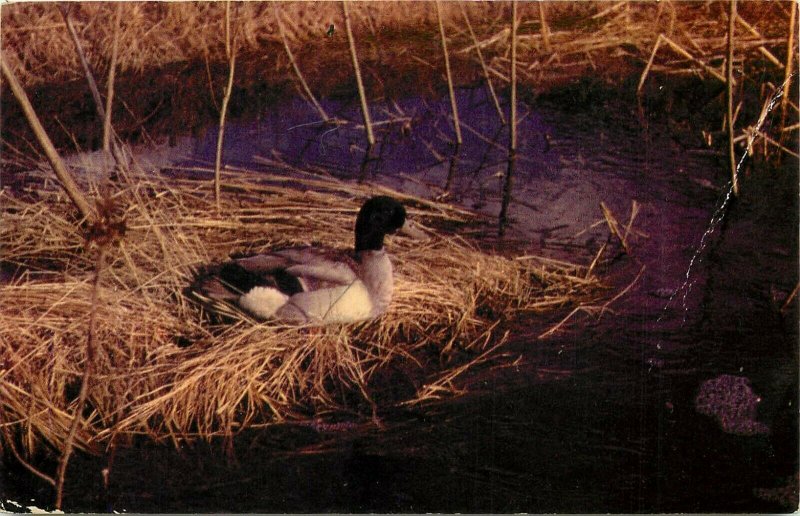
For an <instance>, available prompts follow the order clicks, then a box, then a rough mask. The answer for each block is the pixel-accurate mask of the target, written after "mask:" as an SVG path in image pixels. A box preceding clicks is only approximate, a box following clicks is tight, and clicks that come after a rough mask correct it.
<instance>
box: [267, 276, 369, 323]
mask: <svg viewBox="0 0 800 516" xmlns="http://www.w3.org/2000/svg"><path fill="white" fill-rule="evenodd" d="M372 310H373V304H372V299H371V296H370V293H369V291H368V290H367V287H366V285H364V283H363V282H362V281H361V280H356V281H353V282H352V283H350V284H349V285H343V286H340V287H334V288H326V289H321V290H316V291H313V292H300V293H298V294H295V295H293V296H292V297H291V298H290V299H289V301H288V302H287V303H286V304H285V305H283V306H282V307H280V308H279V309H278V311H277V312H276V313H275V316H276V317H277V318H278V319H283V320H287V321H297V322H311V323H323V324H335V323H347V322H354V321H361V320H364V319H369V318H370V317H371V316H372Z"/></svg>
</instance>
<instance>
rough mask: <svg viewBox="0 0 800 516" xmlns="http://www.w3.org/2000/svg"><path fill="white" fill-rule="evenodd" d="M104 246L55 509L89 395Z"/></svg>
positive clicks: (94, 282) (97, 266)
mask: <svg viewBox="0 0 800 516" xmlns="http://www.w3.org/2000/svg"><path fill="white" fill-rule="evenodd" d="M105 255H106V247H105V246H104V245H101V246H100V248H99V249H98V251H97V261H96V263H95V270H94V278H93V279H92V300H91V305H90V310H91V313H90V315H89V336H88V338H87V339H86V358H85V359H84V363H83V364H84V365H83V378H82V379H81V388H80V391H79V392H78V399H77V401H76V403H75V412H74V413H73V415H72V423H71V424H70V427H69V433H68V434H67V439H66V441H64V449H63V450H61V458H60V459H59V461H58V470H57V471H56V499H55V502H54V505H55V507H56V509H57V510H61V502H62V499H63V496H64V481H65V480H66V474H67V465H68V464H69V458H70V456H71V455H72V449H73V443H74V442H75V435H76V434H77V433H78V426H79V424H80V422H81V421H82V420H83V408H84V405H85V404H86V399H87V398H88V396H89V382H90V381H91V379H92V374H93V373H94V357H95V352H96V350H97V312H98V311H99V306H98V305H99V302H100V277H101V275H102V273H103V268H104V267H105Z"/></svg>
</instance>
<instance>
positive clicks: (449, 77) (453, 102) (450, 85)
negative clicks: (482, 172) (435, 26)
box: [434, 0, 463, 149]
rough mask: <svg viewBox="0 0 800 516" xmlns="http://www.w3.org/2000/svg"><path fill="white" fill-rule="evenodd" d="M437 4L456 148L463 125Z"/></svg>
mask: <svg viewBox="0 0 800 516" xmlns="http://www.w3.org/2000/svg"><path fill="white" fill-rule="evenodd" d="M434 4H435V5H436V19H437V21H438V22H439V36H441V38H442V53H443V54H444V70H445V73H446V74H447V91H448V93H449V94H450V109H451V110H452V112H453V129H455V131H456V148H457V149H458V148H459V147H461V144H462V142H463V140H462V138H461V126H460V124H459V121H458V103H457V102H456V93H455V89H454V88H453V74H452V73H451V71H450V56H449V55H448V53H447V36H446V35H445V33H444V23H443V22H442V10H441V6H440V5H439V0H436V2H435V3H434Z"/></svg>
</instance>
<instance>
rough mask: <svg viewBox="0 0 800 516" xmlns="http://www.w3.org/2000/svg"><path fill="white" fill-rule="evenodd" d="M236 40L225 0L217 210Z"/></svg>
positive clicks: (215, 186)
mask: <svg viewBox="0 0 800 516" xmlns="http://www.w3.org/2000/svg"><path fill="white" fill-rule="evenodd" d="M235 45H236V41H235V37H234V36H233V35H232V34H231V1H230V0H227V1H226V2H225V56H226V57H227V58H228V83H227V84H226V85H225V91H224V92H223V94H222V106H220V110H219V129H218V131H217V152H216V157H215V159H214V201H215V203H216V206H217V211H218V212H219V210H220V208H221V205H220V171H221V169H222V147H223V144H224V142H225V118H226V116H227V114H228V103H229V102H230V100H231V92H232V91H233V76H234V74H235V73H236V48H235Z"/></svg>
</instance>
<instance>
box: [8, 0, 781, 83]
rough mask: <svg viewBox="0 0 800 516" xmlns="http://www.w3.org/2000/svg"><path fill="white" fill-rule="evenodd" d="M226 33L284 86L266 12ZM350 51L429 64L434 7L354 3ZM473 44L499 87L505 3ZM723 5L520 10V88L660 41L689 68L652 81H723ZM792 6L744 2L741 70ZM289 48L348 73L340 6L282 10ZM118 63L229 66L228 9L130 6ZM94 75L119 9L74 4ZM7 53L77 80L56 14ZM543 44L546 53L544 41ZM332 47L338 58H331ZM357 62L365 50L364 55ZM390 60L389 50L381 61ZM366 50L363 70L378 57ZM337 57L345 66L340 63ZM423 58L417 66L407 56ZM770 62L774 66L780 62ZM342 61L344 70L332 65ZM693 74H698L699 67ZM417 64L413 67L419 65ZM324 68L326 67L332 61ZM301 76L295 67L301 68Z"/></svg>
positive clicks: (451, 22) (473, 11)
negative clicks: (333, 32)
mask: <svg viewBox="0 0 800 516" xmlns="http://www.w3.org/2000/svg"><path fill="white" fill-rule="evenodd" d="M234 5H235V8H234V9H233V14H232V26H233V27H234V30H235V32H236V34H237V40H238V42H239V45H240V50H241V52H242V54H243V55H250V56H259V59H266V62H267V63H269V64H268V65H266V66H265V69H269V70H270V74H272V73H274V72H273V71H272V70H274V68H273V63H274V64H275V65H276V68H278V69H279V72H280V73H279V74H278V75H280V76H281V77H288V76H290V75H291V73H292V72H291V71H290V68H289V66H288V62H287V60H286V59H283V58H282V54H283V52H282V50H281V46H280V39H281V38H280V36H279V31H278V28H277V24H276V22H275V15H274V12H273V8H272V6H271V4H270V3H269V2H240V3H236V4H234ZM349 5H350V11H351V17H352V19H353V24H354V31H355V33H356V39H357V41H358V42H359V43H360V44H361V45H364V41H365V40H366V39H368V38H370V37H371V38H373V39H374V38H378V37H379V38H380V39H379V41H380V42H381V43H380V44H390V45H394V46H400V47H403V46H407V47H409V48H414V45H419V44H420V42H421V41H422V40H424V42H425V45H426V46H425V48H426V49H427V50H426V51H425V52H424V53H422V54H420V53H419V52H418V51H416V50H415V51H414V52H408V53H407V55H405V56H404V57H402V58H401V57H400V56H401V54H403V52H393V55H394V58H395V59H397V58H401V59H405V60H408V61H410V62H416V61H413V59H417V60H423V61H425V60H429V59H431V58H434V59H436V57H435V56H436V55H438V49H437V42H436V41H435V38H433V34H434V33H435V31H436V11H435V8H434V3H433V2H416V3H415V4H414V8H413V9H409V8H408V4H407V3H405V2H397V1H387V2H350V4H349ZM464 5H465V8H466V11H467V13H468V16H469V17H470V20H471V21H472V25H473V26H474V29H475V32H476V33H477V39H478V40H479V42H480V43H479V44H480V46H481V48H482V50H483V52H484V54H485V57H486V61H487V64H488V67H489V70H490V71H491V73H492V76H493V78H494V79H501V80H505V81H507V80H508V77H507V73H506V72H505V70H507V69H508V55H507V54H508V48H509V43H508V39H509V38H508V34H509V29H508V20H509V16H510V14H509V13H510V3H509V2H466V3H464ZM726 5H727V2H676V1H670V0H665V1H662V2H627V1H623V2H589V1H578V2H546V3H545V6H546V10H545V12H546V27H544V26H543V25H542V23H541V17H540V12H539V5H538V2H521V3H520V5H519V11H520V12H519V16H520V21H521V24H520V31H519V34H520V36H519V45H520V57H519V62H520V74H521V76H520V80H521V81H528V82H530V83H531V84H534V85H537V86H541V85H542V84H543V83H550V82H552V81H554V80H557V79H558V77H561V76H563V77H575V76H577V75H580V74H582V73H586V72H587V71H591V72H594V73H596V74H599V75H603V72H606V73H607V74H608V73H610V74H614V73H615V70H617V69H618V67H619V65H620V64H621V63H625V62H635V63H638V65H639V66H643V65H644V64H645V63H646V62H647V61H648V58H649V56H650V54H651V51H652V49H653V47H654V45H655V43H656V40H657V38H658V37H659V36H664V37H667V38H669V39H670V41H673V42H675V44H676V45H677V47H680V49H682V50H683V51H684V52H685V53H688V54H690V55H691V56H692V57H693V58H694V60H692V59H687V58H686V56H685V55H681V54H680V53H679V52H676V51H674V49H673V50H669V49H665V50H664V51H662V52H661V53H660V54H659V55H658V56H657V60H656V62H655V64H654V66H653V68H652V71H654V72H657V71H661V72H666V73H681V74H686V73H695V74H698V73H699V74H703V73H707V71H708V70H707V69H706V68H704V66H708V67H710V68H715V69H717V70H719V71H720V72H721V71H722V67H721V64H720V63H721V62H722V60H723V59H724V54H725V35H726V30H727V22H726V19H725V16H726V12H727V8H726ZM790 6H791V2H769V3H766V4H764V3H761V2H743V3H741V5H740V9H739V15H740V17H741V20H740V21H739V23H738V24H737V36H736V41H735V51H736V56H737V59H753V58H759V59H766V60H767V61H769V62H771V63H772V64H773V65H774V66H775V67H776V69H777V70H779V69H781V68H782V66H783V64H784V63H783V61H784V60H785V52H784V51H785V46H786V40H787V38H788V33H789V12H790ZM279 9H280V10H281V12H282V13H283V19H284V20H285V21H284V25H285V32H286V36H287V38H288V40H289V42H290V44H291V45H292V46H294V47H295V48H296V49H298V50H299V47H302V48H306V49H314V50H313V51H312V53H319V52H323V53H325V54H326V56H328V57H329V58H330V56H333V55H336V56H337V58H336V59H335V61H336V63H337V65H336V66H339V65H341V66H345V67H346V66H347V63H346V61H345V60H344V59H345V56H344V55H343V54H342V52H341V50H342V49H343V47H342V48H339V47H340V46H341V45H343V43H342V44H337V45H332V44H331V40H329V38H326V36H325V34H326V31H327V29H328V27H329V25H330V24H334V25H335V26H336V27H337V31H340V32H342V31H343V29H342V27H343V21H342V13H341V6H340V3H339V2H279ZM124 10H125V12H124V14H123V24H122V31H121V34H120V37H121V39H120V48H121V49H123V50H122V51H121V53H120V56H119V66H120V71H121V72H123V73H124V72H130V71H139V72H141V71H143V70H146V69H151V70H152V69H159V68H163V67H164V66H166V65H168V64H171V63H176V62H190V61H196V60H200V61H202V60H205V59H208V60H210V61H211V62H224V61H225V42H224V34H225V31H224V18H225V17H224V10H225V3H224V2H192V3H189V2H180V3H168V2H148V3H144V2H136V3H128V4H126V5H125V7H124ZM71 17H72V18H73V20H74V23H75V25H76V27H77V29H78V32H79V34H80V37H81V38H82V42H83V44H84V45H86V51H87V54H88V57H89V61H90V64H91V65H92V67H93V69H94V70H95V71H96V72H97V73H98V74H99V75H100V76H105V70H106V68H107V66H108V63H109V61H110V53H111V48H112V45H111V41H112V37H113V34H112V30H113V23H112V20H113V18H114V6H113V4H112V3H108V2H80V3H74V4H71ZM442 17H443V20H444V24H445V28H446V32H447V36H448V38H450V39H451V40H452V41H451V51H452V52H453V53H454V57H455V58H464V59H470V60H476V59H477V56H476V55H475V52H474V50H472V47H474V43H473V41H472V38H471V37H470V35H469V32H468V31H467V24H466V22H465V20H464V17H463V13H462V10H461V5H460V2H444V3H443V4H442ZM2 24H3V43H2V44H3V48H4V50H5V51H6V59H8V60H9V61H10V62H11V65H12V68H13V70H14V72H15V74H16V75H17V77H19V79H20V81H22V82H23V84H25V85H27V86H30V85H34V84H41V83H48V82H52V81H54V80H56V81H58V80H64V79H81V78H82V72H81V68H80V65H79V63H78V58H77V56H76V54H75V49H74V45H73V44H72V42H71V41H70V39H69V36H68V34H67V31H66V28H65V25H64V21H63V18H62V16H61V14H60V13H59V11H58V7H57V5H56V4H50V3H29V4H16V5H11V6H6V7H4V8H3V10H2ZM545 33H546V34H547V41H546V42H545V38H544V35H543V34H545ZM333 47H336V48H335V49H334V48H333ZM362 50H363V49H362ZM387 50H388V49H384V50H383V51H384V52H386V51H387ZM376 52H377V51H376V49H374V48H372V47H371V46H370V47H369V48H368V51H367V52H362V55H361V58H362V59H364V60H366V61H369V60H372V59H374V56H375V55H380V53H381V52H377V54H376ZM340 54H341V55H340ZM414 54H419V55H414ZM776 56H777V57H776ZM340 59H342V61H341V62H340V61H339V60H340ZM699 63H702V65H701V64H699ZM417 64H419V63H417ZM328 65H331V63H330V59H329V62H328ZM301 66H302V64H301Z"/></svg>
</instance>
